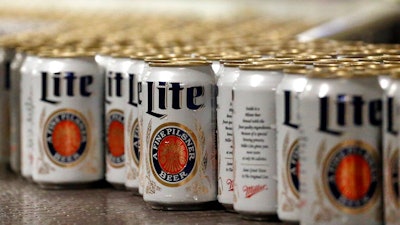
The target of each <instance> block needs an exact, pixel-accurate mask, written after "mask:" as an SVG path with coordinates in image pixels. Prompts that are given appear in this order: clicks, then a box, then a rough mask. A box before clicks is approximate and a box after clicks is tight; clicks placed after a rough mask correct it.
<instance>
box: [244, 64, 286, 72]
mask: <svg viewBox="0 0 400 225" xmlns="http://www.w3.org/2000/svg"><path fill="white" fill-rule="evenodd" d="M285 66H286V64H276V65H251V64H247V65H241V66H239V69H241V70H264V71H282V70H283V69H284V68H285Z"/></svg>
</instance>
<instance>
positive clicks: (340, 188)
mask: <svg viewBox="0 0 400 225" xmlns="http://www.w3.org/2000/svg"><path fill="white" fill-rule="evenodd" d="M323 165H324V169H323V180H324V189H325V192H326V194H327V196H328V198H329V199H330V201H331V202H332V204H333V205H334V206H335V207H337V208H338V209H339V210H341V211H344V212H347V213H351V214H357V213H361V212H364V211H366V210H368V209H369V207H371V206H372V205H373V204H374V203H375V202H376V201H377V200H378V195H379V188H380V181H379V176H381V174H380V171H379V166H380V165H379V157H378V153H377V150H376V149H375V148H373V147H372V146H370V145H369V144H367V143H365V142H363V141H361V140H347V141H343V142H341V143H339V144H338V145H336V146H335V147H334V148H333V149H332V150H331V151H330V154H329V155H328V156H327V158H326V159H325V161H324V164H323Z"/></svg>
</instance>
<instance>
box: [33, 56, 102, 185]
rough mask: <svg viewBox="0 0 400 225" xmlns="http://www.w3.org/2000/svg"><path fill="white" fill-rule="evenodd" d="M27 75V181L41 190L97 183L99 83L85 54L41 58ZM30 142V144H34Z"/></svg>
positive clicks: (99, 176)
mask: <svg viewBox="0 0 400 225" xmlns="http://www.w3.org/2000/svg"><path fill="white" fill-rule="evenodd" d="M39 57H40V62H39V63H38V64H37V65H36V66H35V67H34V68H33V71H32V74H33V76H32V84H31V85H32V87H31V88H32V96H33V101H32V102H33V104H34V105H35V108H34V111H33V122H32V123H33V124H32V127H33V136H34V137H37V140H35V141H34V150H33V158H34V160H33V166H32V178H33V181H34V182H36V183H38V184H39V185H40V186H41V187H43V188H70V187H72V188H75V187H80V186H87V185H89V184H92V183H95V182H97V181H99V180H101V179H102V178H103V176H104V168H103V167H104V165H103V154H104V153H103V144H102V142H101V141H100V140H102V136H103V119H102V115H101V113H100V112H99V109H101V108H102V106H103V104H104V103H103V93H104V91H103V90H104V78H103V77H102V74H101V71H100V69H99V68H98V66H97V64H96V62H95V61H94V56H93V55H90V54H88V53H87V52H79V51H73V50H71V51H69V50H59V51H56V50H53V51H50V52H47V51H45V52H41V53H40V54H39ZM34 139H36V138H34Z"/></svg>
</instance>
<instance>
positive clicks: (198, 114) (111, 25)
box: [0, 12, 400, 225]
mask: <svg viewBox="0 0 400 225" xmlns="http://www.w3.org/2000/svg"><path fill="white" fill-rule="evenodd" d="M0 16H1V12H0ZM32 18H36V17H35V16H32ZM46 18H51V19H53V20H55V21H56V22H60V24H61V25H60V27H59V28H58V29H53V28H52V29H49V30H40V31H34V32H32V33H26V34H24V35H21V36H19V35H7V36H6V37H0V46H1V48H0V78H1V79H0V86H1V87H2V88H1V93H0V103H1V104H2V105H4V106H7V107H6V108H4V110H2V111H1V113H0V133H1V135H0V144H1V146H2V148H1V149H0V164H1V165H2V167H3V168H4V166H5V165H11V167H12V170H13V171H14V172H16V173H19V170H20V173H21V174H22V176H23V177H24V178H26V179H32V178H33V181H34V182H35V183H37V184H39V185H40V186H41V187H44V188H69V187H71V188H75V187H78V186H80V185H86V184H90V183H92V182H96V181H99V180H102V179H105V180H106V181H107V182H109V183H111V184H112V185H114V186H115V187H116V188H119V189H128V190H130V191H133V192H134V193H139V194H140V195H143V198H144V201H145V202H147V203H149V205H150V206H151V207H152V208H155V209H163V210H183V209H184V210H189V209H205V208H207V207H210V203H213V202H215V201H216V200H218V202H219V203H220V204H222V205H223V206H224V207H225V209H227V210H228V211H236V212H238V213H239V214H240V215H241V216H242V217H245V218H248V219H260V220H264V219H267V220H269V219H276V217H278V218H279V219H280V220H284V221H289V222H297V221H299V222H300V223H301V224H307V225H309V224H323V225H325V224H382V223H383V221H384V220H385V222H386V224H396V223H398V222H397V221H398V217H399V216H398V214H399V213H398V210H399V205H400V204H399V190H398V163H399V162H398V148H399V147H398V143H397V142H398V141H397V139H398V130H399V129H400V128H399V127H398V124H397V122H396V121H397V119H398V118H397V117H398V111H399V110H398V108H399V106H400V101H398V97H399V93H398V77H399V75H398V72H393V71H395V70H396V68H400V64H399V63H398V62H399V61H400V60H399V59H400V46H399V45H384V44H367V43H363V42H359V41H334V40H315V41H311V42H299V41H297V40H295V39H293V36H294V35H295V34H297V33H299V31H301V30H304V29H305V28H307V27H308V26H310V24H305V23H303V22H301V21H300V20H295V19H286V20H285V21H281V20H277V19H274V18H270V19H268V20H266V19H265V17H263V16H262V17H256V16H254V17H253V16H250V17H249V16H248V15H246V16H240V15H239V16H235V18H232V20H221V21H217V22H215V21H210V20H202V19H200V18H197V17H196V18H194V17H193V18H191V17H190V18H185V19H184V20H182V19H181V18H180V17H174V16H150V15H135V16H132V15H118V16H115V17H113V16H110V15H107V16H106V15H102V17H101V18H97V16H85V15H81V16H78V15H76V14H71V15H64V16H62V15H51V13H50V14H48V15H46ZM105 18H107V19H105ZM178 20H179V21H178ZM66 21H67V22H66ZM177 21H178V22H177ZM0 28H1V24H0ZM221 28H223V29H221ZM266 29H268V31H269V32H267V33H266V32H265V30H266ZM104 31H107V32H104ZM182 34H184V35H182ZM49 40H51V41H49ZM15 52H17V54H16V55H15ZM14 55H15V57H14ZM13 58H14V60H13V61H11V60H12V59H13ZM391 73H395V75H393V77H392V78H390V74H391ZM306 74H307V75H306ZM19 79H20V80H19ZM10 88H11V89H10ZM383 93H385V96H383ZM382 97H383V98H382ZM382 100H383V101H382ZM19 108H20V113H19V112H18V110H19ZM10 112H11V117H10ZM19 114H20V115H19ZM19 122H20V124H19ZM382 122H383V127H381V123H382ZM8 123H11V124H8ZM381 128H383V129H382V131H381ZM18 135H20V137H18ZM381 144H383V147H381V146H380V145H381ZM18 146H20V147H18ZM19 148H20V156H18V151H15V150H18V149H19ZM104 148H105V149H104ZM104 150H105V151H104ZM381 154H382V156H381ZM217 156H218V157H217ZM381 158H382V159H381ZM19 162H20V163H21V165H20V166H19V165H18V163H19ZM3 165H4V166H3ZM104 169H106V171H104ZM381 169H382V170H383V175H384V176H383V182H382V181H381V180H380V179H381V176H380V171H381ZM300 184H301V185H300ZM382 194H383V198H384V203H385V204H382ZM383 215H384V216H385V218H384V219H383V218H382V216H383Z"/></svg>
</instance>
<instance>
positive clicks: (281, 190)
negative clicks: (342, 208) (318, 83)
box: [276, 67, 308, 221]
mask: <svg viewBox="0 0 400 225" xmlns="http://www.w3.org/2000/svg"><path fill="white" fill-rule="evenodd" d="M283 72H284V76H283V78H282V81H281V82H280V83H279V85H278V87H277V88H276V129H277V144H276V149H277V165H278V167H277V168H278V170H277V177H278V217H279V219H281V220H284V221H299V213H300V212H299V209H298V204H299V191H300V180H299V172H300V171H299V168H300V164H299V136H300V135H299V130H298V129H299V119H298V108H299V94H300V93H301V92H303V90H304V87H305V85H306V82H307V79H306V77H305V75H306V73H307V72H308V70H306V69H304V68H301V67H300V68H288V69H285V70H284V71H283Z"/></svg>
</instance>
